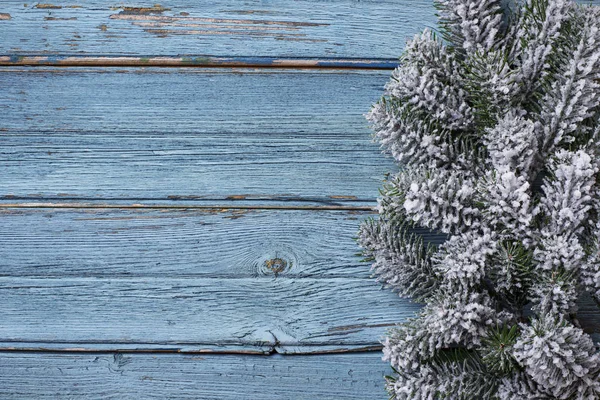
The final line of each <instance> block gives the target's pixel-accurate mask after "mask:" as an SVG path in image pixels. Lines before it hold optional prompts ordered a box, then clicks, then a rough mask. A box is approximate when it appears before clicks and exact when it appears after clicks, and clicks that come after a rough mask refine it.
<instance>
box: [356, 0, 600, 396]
mask: <svg viewBox="0 0 600 400" xmlns="http://www.w3.org/2000/svg"><path fill="white" fill-rule="evenodd" d="M435 4H436V7H437V9H438V16H439V32H435V33H434V32H432V31H431V30H428V29H426V30H425V31H423V32H422V33H420V34H418V35H416V36H415V37H414V39H412V40H410V41H409V42H408V43H407V46H406V49H405V52H404V54H403V55H402V57H401V64H400V66H399V67H398V68H397V69H396V70H395V71H394V73H393V76H392V78H391V80H390V82H389V83H388V84H387V85H386V87H385V93H384V96H383V98H382V99H381V101H379V102H378V103H377V104H375V105H374V106H373V108H372V109H371V111H370V112H369V113H368V115H367V118H368V120H369V121H370V123H371V125H372V128H373V130H374V138H375V140H376V141H378V142H379V143H380V144H381V145H382V148H383V149H384V151H385V152H386V153H388V154H390V155H391V156H392V157H394V159H395V160H396V161H397V162H398V164H399V165H400V166H401V168H400V172H399V173H397V174H396V175H394V176H392V177H390V178H389V179H387V181H386V183H385V185H384V187H383V189H382V190H381V197H380V199H379V208H378V209H379V214H380V217H379V218H378V219H377V220H370V221H367V222H366V223H364V224H363V225H362V227H361V229H360V231H359V243H360V244H361V246H362V247H363V253H364V255H365V256H366V258H367V259H368V260H370V261H372V262H373V267H372V270H373V272H374V275H376V276H377V278H378V280H379V281H380V282H381V283H382V284H383V285H384V286H386V287H389V288H391V289H392V290H394V291H397V292H398V293H399V294H400V296H403V297H409V298H412V299H414V300H416V301H420V302H423V303H424V307H423V309H422V310H421V312H420V313H419V315H418V316H417V317H416V318H414V319H412V320H410V321H407V322H405V323H403V324H399V325H398V326H396V327H395V328H394V329H392V330H391V331H390V332H389V333H388V336H387V337H386V339H385V341H384V359H385V360H387V361H389V362H390V363H391V364H392V367H393V369H394V374H393V375H392V376H390V377H387V389H388V391H389V393H390V395H391V398H392V399H398V400H400V399H428V400H429V399H495V400H509V399H510V400H517V399H573V400H575V399H577V400H597V399H600V352H599V349H598V347H597V345H595V344H594V343H593V341H592V339H591V337H590V336H589V335H588V334H586V333H585V332H584V331H583V330H582V329H581V327H580V326H579V323H578V321H577V319H576V312H577V300H578V298H580V296H581V295H582V294H583V292H586V291H587V292H588V293H589V294H591V295H592V296H596V297H597V298H600V184H599V183H600V123H599V120H600V11H599V10H598V9H597V8H595V7H591V6H582V5H577V4H575V3H573V2H571V1H566V0H525V1H523V2H519V3H512V4H508V5H507V4H504V3H503V2H502V1H500V0H435ZM416 227H419V228H429V229H431V230H435V231H437V232H442V233H445V234H447V236H448V239H447V240H446V241H445V243H444V244H442V245H439V246H434V245H431V244H428V243H426V241H425V240H424V239H423V238H422V237H419V235H417V234H415V233H412V232H414V228H416Z"/></svg>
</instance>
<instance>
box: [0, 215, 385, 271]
mask: <svg viewBox="0 0 600 400" xmlns="http://www.w3.org/2000/svg"><path fill="white" fill-rule="evenodd" d="M369 216H374V214H372V213H368V212H357V211H292V210H245V209H238V210H236V209H233V210H231V209H230V210H221V209H213V210H210V209H209V210H194V209H191V210H190V209H187V210H186V209H182V210H168V209H158V210H146V209H108V210H107V209H0V220H1V221H2V224H0V259H1V260H2V263H1V264H0V276H5V277H8V276H11V277H45V276H46V277H55V278H58V277H103V278H110V277H119V276H121V277H136V276H138V277H161V276H162V277H179V278H182V277H186V276H189V277H207V278H210V277H212V278H262V277H264V278H269V279H271V278H275V277H276V275H277V276H278V277H280V278H300V277H309V278H326V277H328V278H342V277H346V278H367V277H368V275H369V271H368V270H369V266H368V265H367V264H365V263H361V262H359V261H360V257H357V256H356V255H355V253H357V252H358V251H359V248H358V246H357V245H356V242H355V241H354V239H353V237H354V236H355V234H356V232H357V230H358V224H359V223H360V221H361V220H363V219H365V218H367V217H369ZM82 249H85V251H82ZM275 259H281V260H283V262H284V265H281V266H275V265H273V266H271V268H269V266H268V264H267V263H268V261H269V260H275Z"/></svg>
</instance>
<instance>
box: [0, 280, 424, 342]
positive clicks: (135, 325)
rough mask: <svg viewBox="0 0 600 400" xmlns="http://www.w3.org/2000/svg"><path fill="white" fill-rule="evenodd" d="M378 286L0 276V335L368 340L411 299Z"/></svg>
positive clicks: (407, 313)
mask: <svg viewBox="0 0 600 400" xmlns="http://www.w3.org/2000/svg"><path fill="white" fill-rule="evenodd" d="M378 289H379V288H378V285H377V283H375V282H373V281H372V280H371V279H358V278H321V279H314V278H301V279H294V278H291V279H287V278H279V277H278V278H266V279H264V278H262V279H261V278H190V277H186V278H168V277H161V278H152V277H144V278H126V277H119V278H70V277H61V278H14V277H11V278H0V291H1V292H2V300H3V301H2V302H3V305H2V308H3V310H2V321H3V322H2V325H1V326H0V342H3V343H11V345H10V348H15V349H19V348H20V347H21V346H22V345H23V343H37V344H38V348H40V349H44V348H47V346H46V345H45V344H46V343H48V344H51V345H53V346H55V348H56V347H58V348H59V349H61V350H69V349H72V348H73V347H76V348H78V349H94V347H95V345H96V344H101V345H107V344H108V345H109V348H111V349H112V350H119V349H121V347H120V344H121V343H122V344H124V345H125V346H129V348H131V346H135V349H137V350H140V349H146V348H147V349H149V350H152V349H156V346H157V345H159V346H161V347H165V348H170V349H172V350H177V351H179V350H185V351H197V352H208V351H217V352H218V351H222V349H220V348H222V347H223V346H227V347H228V350H229V351H235V350H233V348H234V347H236V348H238V349H239V351H257V352H273V351H275V352H279V353H303V352H321V351H322V350H321V349H320V348H321V347H324V350H323V351H347V350H352V349H364V348H373V347H374V346H377V344H378V343H377V341H378V339H380V338H381V337H382V335H383V333H384V332H385V330H386V329H389V328H390V327H391V326H393V325H394V324H395V323H397V322H400V321H403V320H405V319H406V318H408V317H411V316H413V314H414V313H415V312H416V311H417V310H418V308H419V307H418V305H416V304H410V303H408V302H407V301H402V300H399V299H398V298H397V296H395V295H394V294H393V293H390V292H389V291H382V290H378ZM146 345H149V346H150V347H145V346H146ZM26 347H27V348H31V346H30V345H27V346H26ZM105 347H106V346H104V347H102V349H104V348H105ZM265 347H267V348H265Z"/></svg>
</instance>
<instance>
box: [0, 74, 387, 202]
mask: <svg viewBox="0 0 600 400" xmlns="http://www.w3.org/2000/svg"><path fill="white" fill-rule="evenodd" d="M27 71H28V70H24V69H17V70H12V71H10V72H9V71H5V72H3V73H0V87H3V88H4V89H3V90H5V92H4V95H3V96H0V110H2V111H3V116H2V118H1V119H0V137H1V138H2V145H1V146H0V174H1V175H2V176H3V179H2V180H0V198H2V199H4V200H8V201H10V200H11V199H15V198H21V199H27V198H29V199H40V198H42V199H44V198H45V199H49V198H51V199H67V198H71V199H152V200H161V199H162V200H172V199H188V200H190V199H207V198H208V199H226V198H231V197H232V196H233V197H237V198H239V197H242V196H254V197H257V196H262V197H263V198H266V196H271V197H277V196H279V197H282V196H283V197H287V198H290V197H311V198H320V199H321V200H322V201H330V200H332V199H335V200H338V201H342V200H352V201H356V200H357V199H365V200H367V201H372V199H374V198H375V197H376V195H377V190H378V188H379V187H380V186H381V181H382V179H383V177H384V174H385V173H386V172H388V171H392V170H394V168H395V167H394V164H393V163H392V161H391V159H389V158H385V157H382V156H381V155H380V150H379V148H378V146H377V145H376V144H374V143H372V142H371V139H370V131H369V129H368V126H367V122H366V120H365V119H364V116H363V114H364V113H365V112H367V111H368V110H369V108H370V106H371V104H372V103H373V102H375V101H376V100H377V99H378V97H379V96H380V94H381V90H382V87H383V85H384V83H385V82H386V81H387V80H388V78H389V72H356V71H354V72H349V73H334V72H329V73H323V72H321V73H311V72H290V71H287V72H286V71H272V73H265V72H256V71H253V70H237V71H229V72H225V71H223V70H202V71H201V72H199V71H198V70H180V69H174V70H164V69H163V70H157V69H143V70H140V69H129V70H124V71H115V70H111V71H112V72H107V70H104V69H84V70H79V69H75V70H73V69H71V70H68V71H65V70H64V69H47V70H36V72H35V73H32V72H27ZM371 204H372V203H371Z"/></svg>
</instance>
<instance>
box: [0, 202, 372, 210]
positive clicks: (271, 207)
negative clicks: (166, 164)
mask: <svg viewBox="0 0 600 400" xmlns="http://www.w3.org/2000/svg"><path fill="white" fill-rule="evenodd" d="M5 208H26V209H29V208H48V209H55V208H56V209H123V210H131V209H148V210H160V209H172V210H188V209H198V210H307V211H313V210H314V211H375V207H370V206H342V205H323V206H301V205H289V206H288V205H267V204H263V205H231V204H221V205H198V204H187V205H176V204H125V205H121V204H82V203H5V204H0V209H5Z"/></svg>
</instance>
